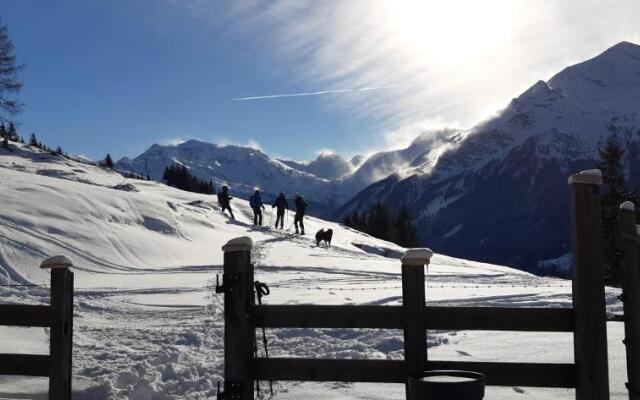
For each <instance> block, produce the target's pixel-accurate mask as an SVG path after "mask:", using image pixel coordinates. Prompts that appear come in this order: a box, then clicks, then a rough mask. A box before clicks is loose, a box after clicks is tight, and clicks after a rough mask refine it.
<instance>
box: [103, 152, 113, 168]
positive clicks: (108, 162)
mask: <svg viewBox="0 0 640 400" xmlns="http://www.w3.org/2000/svg"><path fill="white" fill-rule="evenodd" d="M104 166H105V167H107V168H109V169H113V159H112V158H111V154H109V153H107V156H106V157H105V158H104Z"/></svg>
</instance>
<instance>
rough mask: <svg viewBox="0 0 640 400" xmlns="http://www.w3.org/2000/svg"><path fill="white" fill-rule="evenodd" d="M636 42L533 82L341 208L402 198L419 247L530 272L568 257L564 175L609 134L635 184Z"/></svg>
mask: <svg viewBox="0 0 640 400" xmlns="http://www.w3.org/2000/svg"><path fill="white" fill-rule="evenodd" d="M639 93H640V46H637V45H635V44H631V43H626V42H623V43H620V44H618V45H616V46H614V47H612V48H610V49H609V50H607V51H605V52H604V53H603V54H601V55H599V56H597V57H595V58H593V59H591V60H588V61H585V62H583V63H581V64H578V65H575V66H572V67H569V68H567V69H565V70H564V71H562V72H560V73H559V74H557V75H556V76H554V77H553V78H552V79H550V80H549V81H548V82H543V81H539V82H537V83H536V84H534V85H533V86H532V87H531V88H529V89H528V90H527V91H525V92H524V93H522V94H521V95H520V96H519V97H517V98H516V99H514V100H513V101H512V102H511V103H510V104H509V105H508V106H507V107H506V109H504V110H503V111H502V112H501V113H500V114H499V115H497V116H496V117H494V118H492V119H490V120H488V121H486V122H484V123H482V124H480V125H478V126H476V127H474V128H472V129H470V130H466V131H460V132H457V133H455V134H452V135H450V136H449V137H448V142H447V146H445V147H440V150H441V151H437V152H436V154H434V156H430V157H427V158H425V162H424V163H421V162H416V163H415V164H414V166H413V168H412V169H410V170H405V171H403V172H402V173H400V174H394V175H392V176H389V177H388V178H386V179H384V180H382V181H380V182H377V183H374V184H373V185H371V186H369V187H368V188H366V189H364V190H363V191H361V192H360V193H359V194H358V195H357V196H356V197H355V198H354V199H352V200H351V201H349V202H348V203H347V204H346V205H345V206H344V207H343V208H342V210H341V212H340V213H339V214H340V215H344V214H346V213H349V212H352V211H354V210H362V209H365V208H367V207H368V206H369V205H370V204H372V203H373V202H375V201H385V202H389V203H393V204H400V203H405V204H407V205H408V206H409V208H410V210H411V211H412V212H413V214H414V215H415V217H416V219H417V224H418V229H419V235H420V238H421V240H422V243H424V244H426V245H429V246H432V247H433V248H435V249H436V250H437V251H442V252H445V253H448V254H452V255H456V256H459V257H470V258H475V259H480V260H483V261H487V262H494V263H500V264H507V265H513V266H519V267H524V268H527V269H530V270H535V269H536V268H537V265H538V261H540V260H544V259H553V258H557V257H560V256H562V255H563V254H566V253H567V252H568V249H569V242H568V232H567V225H568V220H567V217H566V216H567V212H566V210H567V207H568V186H567V185H566V177H567V176H568V175H570V174H571V173H574V172H577V171H579V170H581V169H588V168H593V167H594V165H595V163H596V159H597V148H598V145H599V143H601V142H602V141H603V139H605V138H606V137H607V136H608V135H610V134H612V133H615V134H617V136H618V139H619V141H620V143H621V144H622V146H623V147H624V148H625V149H626V151H627V154H626V158H625V165H626V168H627V171H628V172H629V177H630V180H631V183H632V184H633V185H634V186H635V187H637V188H640V163H639V162H638V161H640V111H639V110H640V96H639V95H638V94H639Z"/></svg>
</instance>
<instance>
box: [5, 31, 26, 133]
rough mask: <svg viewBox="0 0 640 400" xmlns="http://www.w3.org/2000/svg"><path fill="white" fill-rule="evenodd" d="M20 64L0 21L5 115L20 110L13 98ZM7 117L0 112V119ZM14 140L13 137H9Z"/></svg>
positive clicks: (18, 88)
mask: <svg viewBox="0 0 640 400" xmlns="http://www.w3.org/2000/svg"><path fill="white" fill-rule="evenodd" d="M21 69H22V65H18V64H17V63H16V55H15V48H14V46H13V42H12V41H11V38H9V30H8V28H7V26H6V25H5V24H3V23H2V21H0V111H3V114H5V115H15V114H17V113H19V112H20V110H21V108H22V104H21V103H20V102H19V101H18V100H16V99H15V98H13V96H14V95H15V94H17V93H18V92H19V91H20V88H22V84H21V83H20V82H19V81H18V72H19V71H20V70H21ZM6 120H7V118H6V117H3V115H2V114H0V121H6ZM9 139H11V140H14V139H13V138H11V137H10V138H9Z"/></svg>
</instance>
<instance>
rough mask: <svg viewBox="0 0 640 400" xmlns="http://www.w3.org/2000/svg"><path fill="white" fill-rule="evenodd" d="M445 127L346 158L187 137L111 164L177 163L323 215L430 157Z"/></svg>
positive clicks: (159, 167) (140, 167) (158, 174)
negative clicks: (295, 197) (299, 196)
mask: <svg viewBox="0 0 640 400" xmlns="http://www.w3.org/2000/svg"><path fill="white" fill-rule="evenodd" d="M446 133H451V132H450V131H442V132H425V133H423V134H422V135H420V136H419V137H418V138H416V139H415V140H414V141H413V143H412V144H411V145H410V146H409V147H407V148H406V149H402V150H394V151H383V152H379V153H375V154H373V155H371V156H370V157H368V158H366V160H365V159H364V157H363V156H356V157H354V158H353V159H352V160H350V161H347V160H345V159H344V158H343V157H341V156H339V155H337V154H333V153H321V154H320V155H318V157H317V158H316V159H315V160H313V161H311V162H308V163H307V162H296V161H290V160H282V159H276V158H271V157H269V156H268V155H267V154H265V153H264V152H262V151H261V150H259V149H254V148H251V147H242V146H234V145H216V144H212V143H207V142H203V141H198V140H189V141H187V142H184V143H182V144H179V145H167V146H162V145H158V144H154V145H153V146H151V147H150V148H149V149H148V150H147V151H145V152H144V153H142V154H140V155H139V156H137V157H135V158H133V159H130V158H122V159H120V160H119V161H118V162H117V163H116V168H117V169H118V170H121V171H131V172H135V173H137V174H141V175H147V174H148V175H150V176H151V178H152V179H154V180H160V179H162V174H163V172H164V169H165V168H166V167H168V166H170V165H172V164H174V163H178V164H183V165H185V166H187V167H188V168H189V169H190V171H191V173H193V174H194V175H196V176H198V177H200V178H203V179H207V180H212V181H213V182H214V184H215V185H216V186H217V187H220V186H221V185H229V186H230V187H231V188H232V192H234V193H236V194H239V195H240V196H242V197H248V196H249V195H250V194H251V193H252V192H253V190H254V188H256V187H259V188H260V189H261V190H262V191H263V193H264V194H265V195H266V198H267V199H270V198H274V197H275V196H276V195H277V194H278V192H280V191H284V192H285V193H286V194H288V195H292V194H293V193H294V192H300V193H303V194H304V196H305V197H306V198H307V200H309V201H310V202H311V203H312V204H311V207H309V209H308V210H309V212H310V213H311V214H313V215H327V214H335V212H336V210H337V209H338V208H339V207H340V206H342V205H343V204H344V203H345V202H347V201H348V200H349V199H350V198H352V197H353V196H354V195H355V194H356V193H358V191H360V190H362V189H363V188H365V187H366V186H368V185H370V184H371V183H373V182H376V181H378V180H380V179H382V178H385V177H387V176H388V175H389V174H392V173H395V172H397V171H399V170H404V169H406V168H409V167H411V166H412V165H414V164H415V163H423V161H421V160H422V159H423V158H424V159H426V158H428V157H432V155H431V156H430V154H432V153H434V149H439V148H440V147H439V146H440V145H442V144H444V142H443V139H444V138H445V136H446V135H445V134H446ZM356 166H357V168H356Z"/></svg>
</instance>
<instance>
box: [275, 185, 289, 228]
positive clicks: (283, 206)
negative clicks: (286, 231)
mask: <svg viewBox="0 0 640 400" xmlns="http://www.w3.org/2000/svg"><path fill="white" fill-rule="evenodd" d="M274 207H276V228H277V227H278V222H279V223H280V229H282V228H283V227H284V210H289V203H288V202H287V198H286V197H284V193H282V192H280V194H279V195H278V197H276V201H275V202H274V203H273V205H272V206H271V208H274Z"/></svg>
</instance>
